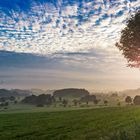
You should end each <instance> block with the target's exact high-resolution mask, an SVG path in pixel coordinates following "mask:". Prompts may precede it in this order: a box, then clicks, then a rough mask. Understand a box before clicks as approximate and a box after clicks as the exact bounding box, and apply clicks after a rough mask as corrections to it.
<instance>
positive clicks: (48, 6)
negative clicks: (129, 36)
mask: <svg viewBox="0 0 140 140" xmlns="http://www.w3.org/2000/svg"><path fill="white" fill-rule="evenodd" d="M139 8H140V2H139V1H138V0H119V1H118V0H96V1H95V0H24V1H21V0H4V1H0V50H6V51H14V52H25V53H34V54H39V55H46V56H47V55H50V54H56V53H60V54H61V53H68V52H71V53H72V52H82V53H86V52H89V51H90V50H91V49H93V48H99V47H100V48H103V49H109V50H110V49H111V47H112V46H113V44H114V43H115V41H116V40H117V39H118V38H119V36H120V31H121V29H122V28H123V27H124V25H125V22H126V19H127V17H128V16H129V15H130V14H132V13H133V12H135V11H136V10H138V9H139Z"/></svg>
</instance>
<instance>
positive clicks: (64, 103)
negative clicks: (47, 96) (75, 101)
mask: <svg viewBox="0 0 140 140" xmlns="http://www.w3.org/2000/svg"><path fill="white" fill-rule="evenodd" d="M62 104H63V106H64V107H66V106H67V104H68V101H67V100H65V99H63V101H62Z"/></svg>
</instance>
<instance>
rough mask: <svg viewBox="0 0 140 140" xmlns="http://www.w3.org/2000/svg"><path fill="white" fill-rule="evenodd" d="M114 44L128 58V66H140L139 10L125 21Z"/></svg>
mask: <svg viewBox="0 0 140 140" xmlns="http://www.w3.org/2000/svg"><path fill="white" fill-rule="evenodd" d="M116 46H117V47H118V48H119V50H121V51H122V54H123V55H124V57H125V58H126V59H127V60H128V66H130V67H140V10H139V11H137V13H136V14H135V15H133V16H131V18H130V19H129V20H128V21H127V26H126V27H125V28H124V29H123V30H122V32H121V38H120V41H119V42H117V43H116Z"/></svg>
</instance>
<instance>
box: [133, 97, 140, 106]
mask: <svg viewBox="0 0 140 140" xmlns="http://www.w3.org/2000/svg"><path fill="white" fill-rule="evenodd" d="M133 103H134V105H140V96H139V95H136V96H135V97H134V100H133Z"/></svg>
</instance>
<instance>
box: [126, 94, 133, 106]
mask: <svg viewBox="0 0 140 140" xmlns="http://www.w3.org/2000/svg"><path fill="white" fill-rule="evenodd" d="M125 102H126V103H128V104H131V103H132V98H131V97H130V96H127V97H126V98H125Z"/></svg>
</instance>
